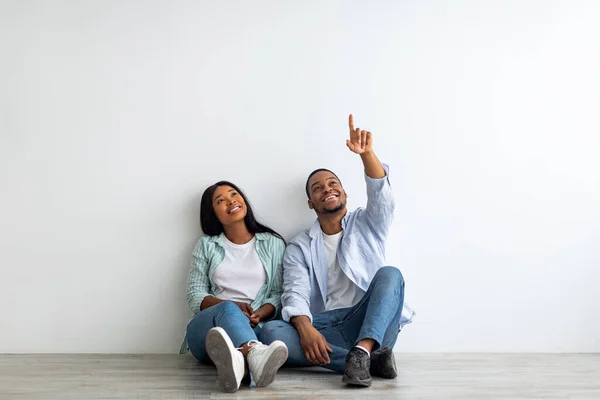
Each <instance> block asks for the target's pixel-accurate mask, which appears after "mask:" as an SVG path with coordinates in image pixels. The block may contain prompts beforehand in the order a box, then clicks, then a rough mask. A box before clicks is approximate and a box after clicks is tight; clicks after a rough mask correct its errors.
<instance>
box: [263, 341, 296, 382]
mask: <svg viewBox="0 0 600 400" xmlns="http://www.w3.org/2000/svg"><path fill="white" fill-rule="evenodd" d="M287 358H288V349H287V347H286V346H285V344H283V343H282V344H281V345H280V346H277V347H275V348H274V349H273V352H272V353H271V355H270V356H269V359H268V360H267V362H266V363H265V366H264V367H263V371H262V375H261V377H260V380H258V381H256V387H265V386H268V385H270V384H271V383H273V381H274V380H275V376H276V375H277V371H278V370H279V368H281V366H282V365H283V363H285V361H286V360H287Z"/></svg>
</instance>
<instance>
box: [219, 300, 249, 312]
mask: <svg viewBox="0 0 600 400" xmlns="http://www.w3.org/2000/svg"><path fill="white" fill-rule="evenodd" d="M213 307H216V308H217V309H216V310H215V311H216V312H219V313H221V314H237V313H241V312H242V310H240V308H239V307H238V306H237V304H235V303H234V302H233V301H229V300H227V301H222V302H220V303H219V304H216V305H214V306H213Z"/></svg>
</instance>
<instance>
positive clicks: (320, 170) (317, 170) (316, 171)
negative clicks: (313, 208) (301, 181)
mask: <svg viewBox="0 0 600 400" xmlns="http://www.w3.org/2000/svg"><path fill="white" fill-rule="evenodd" d="M322 171H326V172H329V173H330V174H331V175H333V176H335V178H336V179H337V180H338V182H339V183H340V185H341V184H342V181H340V178H338V176H337V175H336V174H334V173H333V171H330V170H328V169H327V168H319V169H315V170H314V171H313V172H311V173H310V175H309V176H308V178H307V179H306V196H308V199H309V200H310V189H309V188H308V181H310V178H312V177H313V175H314V174H316V173H318V172H322Z"/></svg>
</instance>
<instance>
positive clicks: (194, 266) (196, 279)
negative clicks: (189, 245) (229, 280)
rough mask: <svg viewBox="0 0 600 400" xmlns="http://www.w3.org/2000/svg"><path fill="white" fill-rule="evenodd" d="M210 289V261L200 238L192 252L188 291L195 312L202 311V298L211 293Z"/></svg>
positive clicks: (188, 297) (189, 301) (191, 306)
mask: <svg viewBox="0 0 600 400" xmlns="http://www.w3.org/2000/svg"><path fill="white" fill-rule="evenodd" d="M209 290H210V282H209V279H208V263H207V262H206V259H205V257H204V251H203V246H202V240H200V241H198V244H197V245H196V248H195V249H194V253H193V254H192V263H191V265H190V273H189V276H188V283H187V292H186V296H187V301H188V303H189V305H190V309H191V310H192V312H193V313H194V314H197V313H199V312H200V305H201V304H202V300H204V298H205V297H206V296H208V295H209V294H210V293H209Z"/></svg>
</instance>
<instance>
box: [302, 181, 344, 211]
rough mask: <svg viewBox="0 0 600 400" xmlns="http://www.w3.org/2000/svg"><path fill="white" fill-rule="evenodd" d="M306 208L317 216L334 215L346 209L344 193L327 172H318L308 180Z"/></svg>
mask: <svg viewBox="0 0 600 400" xmlns="http://www.w3.org/2000/svg"><path fill="white" fill-rule="evenodd" d="M308 193H309V195H310V199H309V200H308V207H309V208H311V209H313V210H315V211H316V213H317V214H335V213H337V212H339V211H341V210H344V209H345V208H346V197H347V196H346V192H344V188H343V187H342V185H341V184H340V181H339V180H338V178H337V177H336V176H335V175H333V174H332V173H331V172H329V171H319V172H317V173H316V174H314V175H313V176H311V177H310V179H309V180H308Z"/></svg>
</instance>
